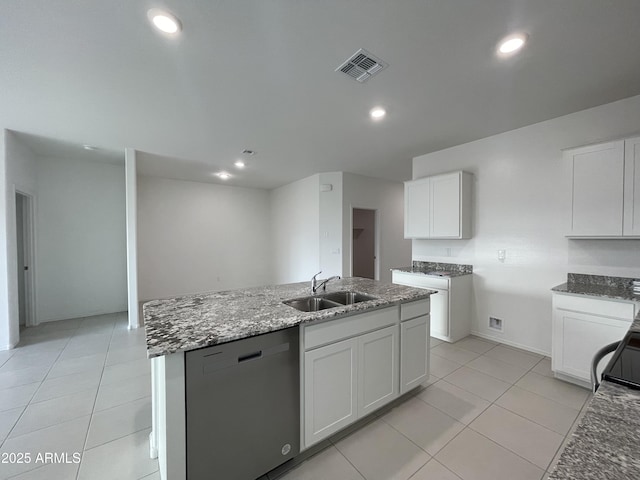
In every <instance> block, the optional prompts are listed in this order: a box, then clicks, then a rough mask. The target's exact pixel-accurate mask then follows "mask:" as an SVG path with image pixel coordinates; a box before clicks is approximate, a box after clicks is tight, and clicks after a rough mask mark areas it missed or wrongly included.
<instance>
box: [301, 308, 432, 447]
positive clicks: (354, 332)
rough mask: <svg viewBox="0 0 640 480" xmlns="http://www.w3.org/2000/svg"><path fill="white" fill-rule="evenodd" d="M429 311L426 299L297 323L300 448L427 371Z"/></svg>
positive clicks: (372, 407) (403, 388) (377, 404)
mask: <svg viewBox="0 0 640 480" xmlns="http://www.w3.org/2000/svg"><path fill="white" fill-rule="evenodd" d="M403 307H404V308H403ZM403 312H404V316H403V317H402V320H405V319H406V320H407V321H401V316H402V314H403ZM428 312H429V300H428V299H426V300H418V301H414V302H409V303H406V304H402V305H400V306H399V307H398V306H397V305H396V306H394V307H388V308H384V309H380V310H374V311H373V312H365V313H362V314H359V315H354V316H351V317H346V318H343V319H338V320H333V321H327V322H324V323H320V324H312V325H309V326H306V325H302V326H301V328H302V332H301V333H302V335H301V336H300V338H301V342H302V348H301V350H300V351H301V357H302V358H301V361H302V363H303V365H302V369H301V372H302V376H303V378H302V400H301V407H302V408H301V419H302V423H301V424H302V426H303V431H302V435H301V437H302V448H303V449H306V448H308V447H310V446H311V445H313V444H315V443H317V442H319V441H320V440H322V439H324V438H327V437H328V436H330V435H332V434H333V433H336V432H337V431H339V430H341V429H343V428H344V427H346V426H348V425H350V424H351V423H353V422H355V421H356V420H358V419H359V418H362V417H364V416H366V415H368V414H370V413H372V412H373V411H375V410H377V409H379V408H380V407H382V406H383V405H386V404H387V403H389V402H391V401H392V400H394V399H395V398H397V397H398V396H399V395H400V393H405V392H407V391H409V390H411V389H412V388H415V387H417V386H419V385H420V384H421V383H422V382H423V381H424V380H425V379H426V378H427V377H428V358H429V351H428V348H429V344H428V335H427V333H428V326H429V315H428Z"/></svg>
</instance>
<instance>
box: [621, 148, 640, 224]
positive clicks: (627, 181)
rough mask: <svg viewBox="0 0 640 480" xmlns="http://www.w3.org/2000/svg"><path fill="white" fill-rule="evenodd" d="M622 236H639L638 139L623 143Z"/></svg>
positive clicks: (639, 164) (639, 154)
mask: <svg viewBox="0 0 640 480" xmlns="http://www.w3.org/2000/svg"><path fill="white" fill-rule="evenodd" d="M623 234H624V235H632V236H640V137H636V138H630V139H628V140H626V141H625V142H624V232H623Z"/></svg>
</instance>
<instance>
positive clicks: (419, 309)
mask: <svg viewBox="0 0 640 480" xmlns="http://www.w3.org/2000/svg"><path fill="white" fill-rule="evenodd" d="M430 308H431V307H430V302H429V299H426V300H417V301H415V302H409V303H403V304H401V305H400V321H402V322H404V321H405V320H409V319H410V318H415V317H419V316H421V315H428V314H429V309H430Z"/></svg>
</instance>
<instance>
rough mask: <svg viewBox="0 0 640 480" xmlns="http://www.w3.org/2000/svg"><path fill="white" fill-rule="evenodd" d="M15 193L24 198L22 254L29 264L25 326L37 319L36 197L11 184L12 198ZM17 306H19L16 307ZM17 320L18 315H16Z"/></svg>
mask: <svg viewBox="0 0 640 480" xmlns="http://www.w3.org/2000/svg"><path fill="white" fill-rule="evenodd" d="M17 195H21V196H23V197H24V198H25V202H24V205H23V207H24V209H23V218H22V221H23V227H24V236H23V240H24V244H25V245H24V247H25V248H24V256H25V261H26V263H27V265H28V266H29V274H28V275H25V284H24V296H25V312H24V314H25V326H26V327H35V326H36V325H38V319H37V314H36V288H35V287H36V282H35V277H36V276H35V258H36V241H35V238H36V236H35V231H36V228H35V212H36V197H35V195H34V194H33V193H32V192H30V191H29V190H28V189H25V188H21V187H19V186H17V185H14V186H13V198H14V199H15V198H16V196H17ZM15 213H17V205H14V214H15ZM15 221H16V251H15V256H16V265H17V256H18V251H17V244H18V232H17V217H16V218H15ZM14 275H15V276H16V286H17V287H18V288H19V286H18V273H17V272H15V273H14ZM18 308H19V307H18ZM18 322H19V317H18Z"/></svg>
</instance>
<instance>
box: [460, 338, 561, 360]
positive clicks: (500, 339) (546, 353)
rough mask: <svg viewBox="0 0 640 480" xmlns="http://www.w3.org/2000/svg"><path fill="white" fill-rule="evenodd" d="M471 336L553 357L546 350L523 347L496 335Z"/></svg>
mask: <svg viewBox="0 0 640 480" xmlns="http://www.w3.org/2000/svg"><path fill="white" fill-rule="evenodd" d="M471 335H475V336H476V337H480V338H485V339H487V340H491V341H493V342H498V343H503V344H505V345H508V346H510V347H515V348H519V349H520V350H526V351H527V352H531V353H537V354H538V355H544V356H545V357H551V352H545V351H544V350H538V349H537V348H531V347H530V346H528V345H522V344H521V343H517V342H512V341H511V340H505V339H504V338H502V337H496V336H494V335H487V334H486V333H480V332H471Z"/></svg>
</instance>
